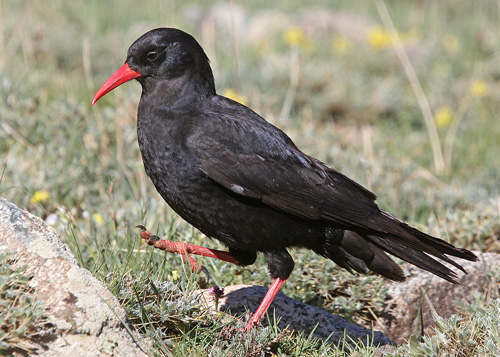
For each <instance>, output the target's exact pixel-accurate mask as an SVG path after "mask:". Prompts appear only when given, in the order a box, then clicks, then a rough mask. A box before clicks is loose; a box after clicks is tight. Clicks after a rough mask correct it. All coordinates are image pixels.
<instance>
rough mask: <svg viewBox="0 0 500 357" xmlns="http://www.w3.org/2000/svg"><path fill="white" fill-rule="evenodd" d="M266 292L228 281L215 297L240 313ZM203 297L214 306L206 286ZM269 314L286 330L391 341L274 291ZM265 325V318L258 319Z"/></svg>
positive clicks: (379, 342) (334, 337)
mask: <svg viewBox="0 0 500 357" xmlns="http://www.w3.org/2000/svg"><path fill="white" fill-rule="evenodd" d="M266 292H267V288H266V287H264V286H250V285H231V286H226V287H225V288H224V295H223V296H222V297H220V298H219V301H218V310H219V311H225V312H230V313H231V314H232V315H235V316H241V315H244V314H245V313H246V312H247V311H252V312H254V311H255V310H256V309H257V307H258V306H259V304H260V302H261V301H262V298H263V297H264V295H265V294H266ZM203 298H204V299H203V300H204V301H205V303H206V304H208V306H209V307H210V308H212V309H214V310H215V305H216V304H215V298H214V296H212V295H211V294H210V292H209V290H208V289H207V290H205V291H203ZM268 314H269V317H270V319H271V321H273V318H274V317H273V314H274V316H275V318H276V320H279V327H280V328H282V329H284V328H285V327H288V329H289V330H295V331H302V332H304V334H305V335H306V336H308V335H309V334H310V333H311V332H312V331H313V330H314V332H313V335H314V336H315V337H317V338H320V339H323V340H326V339H328V338H329V339H330V341H331V342H332V343H337V342H339V341H340V340H341V339H343V338H344V336H346V335H347V336H349V337H350V338H352V339H353V340H354V341H357V340H361V341H362V342H363V343H365V344H366V343H367V342H368V341H370V343H371V341H372V340H373V343H374V345H386V344H392V343H393V342H392V341H390V340H389V339H388V338H387V337H385V336H384V334H382V333H381V332H378V331H372V330H367V329H364V328H361V327H359V326H356V325H354V324H351V323H349V322H347V321H346V320H345V319H343V318H342V317H340V316H337V315H333V314H331V313H329V312H327V311H325V310H322V309H320V308H317V307H314V306H310V305H307V304H304V303H302V302H300V301H297V300H294V299H292V298H289V297H287V296H286V295H285V294H283V293H281V292H280V293H278V295H277V296H276V298H275V299H274V301H273V303H272V304H271V306H270V308H269V310H268ZM262 323H263V325H264V326H266V325H267V320H266V319H264V321H263V322H262Z"/></svg>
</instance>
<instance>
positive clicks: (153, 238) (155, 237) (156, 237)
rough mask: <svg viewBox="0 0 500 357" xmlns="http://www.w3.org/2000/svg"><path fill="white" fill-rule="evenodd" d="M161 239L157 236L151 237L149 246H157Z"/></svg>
mask: <svg viewBox="0 0 500 357" xmlns="http://www.w3.org/2000/svg"><path fill="white" fill-rule="evenodd" d="M160 239H161V238H160V237H158V236H157V235H153V236H151V237H149V238H148V244H149V245H153V244H155V243H156V242H157V241H159V240H160Z"/></svg>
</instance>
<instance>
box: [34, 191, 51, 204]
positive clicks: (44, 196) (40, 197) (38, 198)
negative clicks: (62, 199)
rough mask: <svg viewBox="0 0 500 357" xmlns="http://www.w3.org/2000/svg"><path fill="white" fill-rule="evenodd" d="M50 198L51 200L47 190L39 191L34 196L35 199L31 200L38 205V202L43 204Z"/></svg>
mask: <svg viewBox="0 0 500 357" xmlns="http://www.w3.org/2000/svg"><path fill="white" fill-rule="evenodd" d="M49 198H50V193H48V192H47V191H45V190H39V191H36V192H35V193H34V194H33V197H31V198H30V203H37V202H40V203H43V202H45V201H47V200H48V199H49Z"/></svg>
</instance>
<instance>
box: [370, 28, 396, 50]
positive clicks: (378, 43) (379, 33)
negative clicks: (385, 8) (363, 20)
mask: <svg viewBox="0 0 500 357" xmlns="http://www.w3.org/2000/svg"><path fill="white" fill-rule="evenodd" d="M366 41H367V43H368V45H369V46H370V47H373V48H375V49H377V50H380V49H383V48H387V47H390V46H391V44H392V40H391V34H390V32H389V31H387V30H386V29H384V28H383V27H381V26H375V27H372V28H371V29H370V30H369V31H368V34H367V37H366Z"/></svg>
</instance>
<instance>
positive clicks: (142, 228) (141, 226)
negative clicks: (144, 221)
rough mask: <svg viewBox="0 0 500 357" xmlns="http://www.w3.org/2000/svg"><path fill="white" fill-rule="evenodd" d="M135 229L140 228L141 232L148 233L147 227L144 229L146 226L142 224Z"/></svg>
mask: <svg viewBox="0 0 500 357" xmlns="http://www.w3.org/2000/svg"><path fill="white" fill-rule="evenodd" d="M135 228H139V229H140V230H141V231H143V232H146V231H147V229H146V227H144V226H143V225H141V224H138V225H137V226H135Z"/></svg>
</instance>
